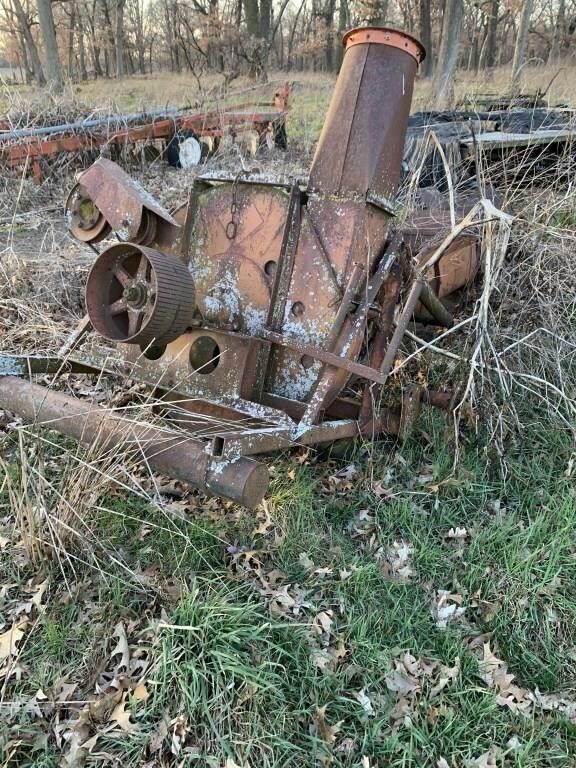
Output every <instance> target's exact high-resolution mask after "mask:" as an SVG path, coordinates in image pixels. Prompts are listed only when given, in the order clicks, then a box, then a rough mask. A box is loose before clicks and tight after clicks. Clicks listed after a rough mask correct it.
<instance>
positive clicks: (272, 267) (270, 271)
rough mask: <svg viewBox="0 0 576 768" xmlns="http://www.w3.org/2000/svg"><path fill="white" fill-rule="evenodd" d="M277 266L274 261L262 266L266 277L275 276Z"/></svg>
mask: <svg viewBox="0 0 576 768" xmlns="http://www.w3.org/2000/svg"><path fill="white" fill-rule="evenodd" d="M277 266H278V265H277V264H276V262H275V261H267V262H266V264H264V272H266V274H267V275H268V277H274V275H275V274H276V267H277Z"/></svg>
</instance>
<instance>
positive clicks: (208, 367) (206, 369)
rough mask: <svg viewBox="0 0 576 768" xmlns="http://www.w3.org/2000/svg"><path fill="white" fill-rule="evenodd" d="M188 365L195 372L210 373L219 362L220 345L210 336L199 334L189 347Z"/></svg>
mask: <svg viewBox="0 0 576 768" xmlns="http://www.w3.org/2000/svg"><path fill="white" fill-rule="evenodd" d="M189 357H190V365H191V366H192V368H193V370H195V371H196V373H201V374H202V375H206V374H208V373H212V371H215V370H216V368H217V367H218V364H219V363H220V347H219V346H218V344H217V343H216V342H215V341H214V339H213V338H212V337H211V336H200V337H199V338H198V339H196V341H195V342H194V343H193V344H192V346H191V347H190V356H189Z"/></svg>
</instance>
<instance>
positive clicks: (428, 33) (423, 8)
mask: <svg viewBox="0 0 576 768" xmlns="http://www.w3.org/2000/svg"><path fill="white" fill-rule="evenodd" d="M420 42H421V43H422V45H423V46H424V48H425V49H426V58H425V59H424V61H423V62H422V64H420V74H421V75H422V77H430V75H431V74H432V70H433V62H434V59H433V57H432V22H431V20H430V0H420Z"/></svg>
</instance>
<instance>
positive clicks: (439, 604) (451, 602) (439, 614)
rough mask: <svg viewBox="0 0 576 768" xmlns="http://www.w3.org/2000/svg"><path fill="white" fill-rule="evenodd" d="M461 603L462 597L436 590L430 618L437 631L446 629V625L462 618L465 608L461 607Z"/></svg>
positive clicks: (443, 590) (444, 590)
mask: <svg viewBox="0 0 576 768" xmlns="http://www.w3.org/2000/svg"><path fill="white" fill-rule="evenodd" d="M462 601H463V598H462V595H459V594H453V593H451V592H450V591H448V590H446V589H438V590H437V591H436V592H435V593H434V602H433V604H432V616H433V617H434V619H435V620H436V626H437V627H438V629H446V628H447V627H448V624H451V623H453V622H455V621H458V619H461V618H462V617H463V616H464V612H465V610H466V608H464V607H462V605H461V604H462Z"/></svg>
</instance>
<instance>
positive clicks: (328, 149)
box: [308, 27, 425, 204]
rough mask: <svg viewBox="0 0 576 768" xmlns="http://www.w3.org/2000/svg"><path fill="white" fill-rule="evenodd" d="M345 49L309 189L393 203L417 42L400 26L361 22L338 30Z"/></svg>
mask: <svg viewBox="0 0 576 768" xmlns="http://www.w3.org/2000/svg"><path fill="white" fill-rule="evenodd" d="M344 47H345V54H344V60H343V62H342V67H341V69H340V73H339V75H338V80H337V82H336V88H335V89H334V94H333V96H332V100H331V102H330V107H329V109H328V114H327V115H326V121H325V122H324V127H323V128H322V133H321V134H320V139H319V140H318V146H317V148H316V153H315V155H314V159H313V161H312V167H311V169H310V179H309V182H308V185H309V189H310V190H312V191H314V192H323V193H324V194H329V195H342V196H345V195H347V194H353V195H357V196H359V197H363V198H365V197H366V194H367V192H368V190H370V191H371V192H372V193H375V194H376V195H377V196H378V197H381V198H384V199H389V200H390V201H391V203H392V204H393V200H394V197H395V195H396V190H397V188H398V183H399V180H400V169H401V165H402V157H403V152H404V140H405V137H406V130H407V127H408V115H409V113H410V104H411V101H412V89H413V86H414V79H415V77H416V68H417V66H418V62H419V61H422V59H423V58H424V56H425V52H424V48H423V47H422V45H421V44H420V43H419V42H418V41H417V40H415V39H414V38H412V37H411V36H410V35H407V34H405V33H403V32H397V31H396V30H391V29H386V28H378V27H365V28H363V29H353V30H351V31H350V32H347V33H346V35H345V36H344Z"/></svg>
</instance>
